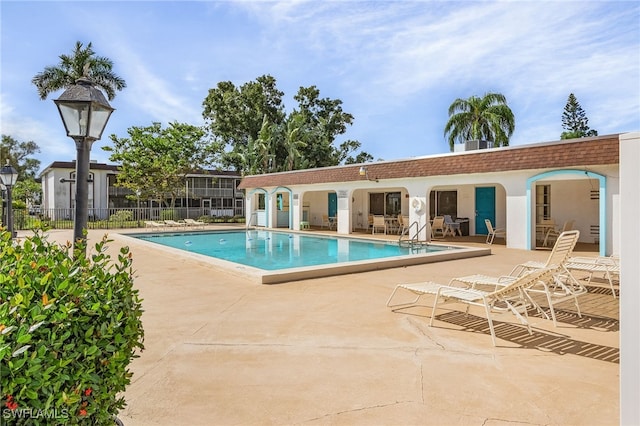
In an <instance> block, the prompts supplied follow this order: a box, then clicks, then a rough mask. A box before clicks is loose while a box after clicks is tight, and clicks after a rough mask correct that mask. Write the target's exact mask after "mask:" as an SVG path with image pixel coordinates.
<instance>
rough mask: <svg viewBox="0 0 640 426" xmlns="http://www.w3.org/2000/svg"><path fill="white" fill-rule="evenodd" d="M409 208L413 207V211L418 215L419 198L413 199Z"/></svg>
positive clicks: (419, 207) (420, 201)
mask: <svg viewBox="0 0 640 426" xmlns="http://www.w3.org/2000/svg"><path fill="white" fill-rule="evenodd" d="M411 207H413V210H414V211H415V212H416V213H419V212H420V211H421V210H422V200H421V199H419V198H414V199H413V201H411Z"/></svg>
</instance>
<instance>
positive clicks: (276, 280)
mask: <svg viewBox="0 0 640 426" xmlns="http://www.w3.org/2000/svg"><path fill="white" fill-rule="evenodd" d="M234 230H236V231H240V230H244V228H241V229H240V228H238V229H234ZM176 231H177V230H174V231H172V232H176ZM227 231H228V230H227ZM264 231H271V232H287V233H294V234H300V235H310V234H313V233H310V232H308V231H306V232H296V231H291V230H287V231H283V230H280V229H272V228H265V229H264ZM179 232H184V233H203V232H224V231H222V230H211V229H209V230H200V231H195V230H191V231H179ZM153 233H154V234H155V233H157V232H153ZM160 233H161V234H162V232H160ZM149 234H151V233H149V232H134V233H120V234H118V235H120V236H122V237H124V238H125V239H126V240H127V241H131V242H135V243H138V244H142V245H145V246H147V247H154V248H156V249H158V250H163V251H165V252H170V253H172V254H175V255H179V256H183V257H185V258H190V259H193V260H195V261H197V262H199V263H201V264H205V265H210V266H213V267H220V268H224V269H225V270H227V271H229V272H233V273H234V274H237V275H240V276H242V277H245V278H247V279H250V280H252V281H253V282H256V283H258V284H282V283H286V282H292V281H298V280H304V279H309V278H320V277H329V276H335V275H346V274H353V273H358V272H369V271H377V270H383V269H389V268H400V267H403V266H411V265H420V264H426V263H435V262H443V261H448V260H457V259H466V258H471V257H479V256H488V255H491V249H490V248H476V247H465V246H462V245H454V244H439V243H430V245H432V246H438V247H455V248H456V250H443V251H437V252H433V253H421V254H411V255H402V256H394V257H389V258H383V259H373V260H359V261H352V262H345V263H340V264H336V265H314V266H305V267H298V268H289V269H282V270H277V271H268V270H264V269H259V268H254V267H251V266H246V265H241V264H238V263H235V262H231V261H228V260H223V259H218V258H215V257H210V256H206V255H203V254H198V253H192V252H188V251H184V250H181V249H179V248H174V247H169V246H164V245H161V244H156V243H154V242H151V241H147V240H144V239H139V238H135V236H138V235H140V236H144V235H149ZM317 236H321V237H329V238H334V237H338V238H346V239H354V240H363V238H362V237H358V236H350V235H330V236H328V235H327V234H317ZM366 240H367V241H379V242H383V243H393V241H391V240H389V239H382V238H380V239H377V238H366Z"/></svg>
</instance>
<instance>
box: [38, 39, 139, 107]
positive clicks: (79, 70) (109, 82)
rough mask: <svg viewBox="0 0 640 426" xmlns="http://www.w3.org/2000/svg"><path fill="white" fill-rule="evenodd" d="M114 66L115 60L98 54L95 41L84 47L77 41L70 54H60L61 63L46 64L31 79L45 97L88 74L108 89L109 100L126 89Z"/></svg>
mask: <svg viewBox="0 0 640 426" xmlns="http://www.w3.org/2000/svg"><path fill="white" fill-rule="evenodd" d="M112 68H113V62H112V61H111V60H110V59H109V58H106V57H104V56H95V52H94V51H93V49H92V47H91V43H89V44H87V47H84V48H83V46H82V43H80V42H79V41H77V42H76V47H75V49H74V50H73V53H72V54H71V55H70V56H69V55H60V63H59V64H58V66H55V67H52V66H49V67H45V69H44V71H42V72H39V73H38V74H36V75H35V76H34V77H33V78H32V79H31V82H32V83H33V84H34V85H35V86H36V87H37V88H38V94H39V95H40V99H42V100H45V99H47V96H49V94H50V93H52V92H55V91H56V90H60V89H65V88H67V87H69V86H72V85H74V84H75V83H76V80H78V79H79V78H80V77H86V78H89V79H91V81H93V83H94V84H95V85H96V86H97V87H99V88H101V89H102V90H104V91H105V93H106V94H107V97H108V98H109V100H113V98H114V97H115V96H116V91H117V90H122V89H124V88H125V87H127V84H126V83H125V81H124V80H123V79H122V78H120V77H118V76H117V75H116V74H114V73H113V71H112V70H111V69H112Z"/></svg>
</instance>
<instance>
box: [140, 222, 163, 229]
mask: <svg viewBox="0 0 640 426" xmlns="http://www.w3.org/2000/svg"><path fill="white" fill-rule="evenodd" d="M144 227H145V228H156V229H162V228H164V227H165V225H164V223H160V222H156V221H153V220H145V222H144Z"/></svg>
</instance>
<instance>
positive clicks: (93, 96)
mask: <svg viewBox="0 0 640 426" xmlns="http://www.w3.org/2000/svg"><path fill="white" fill-rule="evenodd" d="M53 102H55V104H56V106H57V107H58V111H60V117H62V122H63V123H64V127H65V129H66V130H67V136H69V137H70V138H72V139H73V140H74V141H75V143H76V151H77V159H76V207H75V222H74V225H73V240H74V248H75V247H77V244H78V243H79V242H81V243H82V246H85V244H84V239H85V236H84V230H85V229H86V227H87V221H88V216H89V211H88V204H89V161H90V152H91V145H92V144H93V142H94V141H96V140H98V139H100V138H101V137H102V132H103V131H104V128H105V126H106V125H107V121H108V120H109V117H110V116H111V113H112V112H113V108H111V106H110V105H109V103H108V102H107V99H106V98H105V97H104V95H103V94H102V92H101V91H100V90H99V89H97V88H96V87H94V86H93V82H92V81H91V80H89V79H88V78H85V77H82V78H79V79H78V80H77V81H76V84H74V85H73V86H71V87H69V88H68V89H66V90H65V91H64V92H63V93H62V95H60V97H59V98H58V99H55V100H54V101H53ZM85 249H86V246H85Z"/></svg>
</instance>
